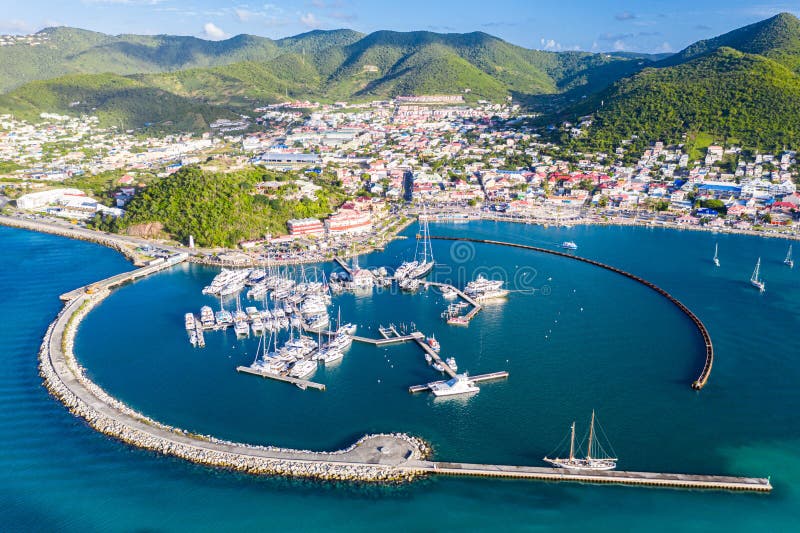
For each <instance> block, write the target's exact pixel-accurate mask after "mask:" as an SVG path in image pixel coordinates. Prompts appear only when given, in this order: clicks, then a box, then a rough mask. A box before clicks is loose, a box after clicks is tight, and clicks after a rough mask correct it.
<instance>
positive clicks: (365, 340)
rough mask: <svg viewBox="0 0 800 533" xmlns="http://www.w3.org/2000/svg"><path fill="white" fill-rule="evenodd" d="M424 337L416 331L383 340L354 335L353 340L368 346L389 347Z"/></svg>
mask: <svg viewBox="0 0 800 533" xmlns="http://www.w3.org/2000/svg"><path fill="white" fill-rule="evenodd" d="M423 337H424V335H423V334H422V333H420V332H419V331H415V332H413V333H411V334H409V335H399V336H397V337H383V338H381V339H370V338H369V337H360V336H358V335H353V336H352V339H353V340H354V341H356V342H363V343H366V344H372V345H373V346H387V345H390V344H400V343H401V342H408V341H414V340H419V339H420V338H423Z"/></svg>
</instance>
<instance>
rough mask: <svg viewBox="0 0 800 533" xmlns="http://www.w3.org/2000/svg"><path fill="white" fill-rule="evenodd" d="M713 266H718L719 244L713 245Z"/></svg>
mask: <svg viewBox="0 0 800 533" xmlns="http://www.w3.org/2000/svg"><path fill="white" fill-rule="evenodd" d="M714 266H716V267H718V266H719V244H715V245H714Z"/></svg>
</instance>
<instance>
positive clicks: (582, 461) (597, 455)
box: [543, 410, 617, 470]
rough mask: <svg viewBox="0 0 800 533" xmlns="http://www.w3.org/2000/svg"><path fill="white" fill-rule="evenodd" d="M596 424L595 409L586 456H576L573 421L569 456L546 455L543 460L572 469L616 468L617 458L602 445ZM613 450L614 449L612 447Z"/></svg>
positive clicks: (559, 466) (573, 423)
mask: <svg viewBox="0 0 800 533" xmlns="http://www.w3.org/2000/svg"><path fill="white" fill-rule="evenodd" d="M594 425H595V415H594V410H592V422H591V424H590V425H589V439H588V445H587V447H586V456H585V457H583V458H580V457H576V456H575V422H574V421H573V422H572V426H570V440H569V457H567V458H562V457H556V458H550V457H547V456H545V457H544V459H543V461H545V462H546V463H550V464H551V465H553V466H555V467H558V468H568V469H570V470H613V469H614V468H616V467H617V458H616V457H611V456H609V455H608V454H607V453H606V451H605V450H604V449H603V447H602V446H601V445H600V441H599V439H598V438H597V433H596V432H595V429H594ZM598 425H599V424H598ZM609 447H610V445H609ZM611 451H612V452H613V451H614V450H613V449H612V450H611Z"/></svg>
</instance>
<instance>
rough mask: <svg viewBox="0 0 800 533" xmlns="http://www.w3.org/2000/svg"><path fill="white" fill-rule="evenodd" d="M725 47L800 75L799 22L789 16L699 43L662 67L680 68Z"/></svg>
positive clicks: (667, 61)
mask: <svg viewBox="0 0 800 533" xmlns="http://www.w3.org/2000/svg"><path fill="white" fill-rule="evenodd" d="M722 47H727V48H733V49H734V50H738V51H740V52H744V53H747V54H758V55H762V56H764V57H768V58H770V59H774V60H775V61H778V62H779V63H783V64H784V65H786V66H787V67H789V68H791V69H792V70H795V71H796V72H800V71H798V67H800V20H798V19H797V17H795V16H794V15H792V14H790V13H780V14H778V15H775V16H774V17H770V18H768V19H766V20H762V21H760V22H756V23H755V24H750V25H748V26H744V27H742V28H739V29H736V30H733V31H730V32H728V33H725V34H723V35H720V36H718V37H714V38H713V39H705V40H702V41H698V42H696V43H694V44H692V45H690V46H688V47H687V48H685V49H684V50H682V51H680V52H678V53H677V54H675V55H673V56H670V57H669V58H667V59H665V60H663V61H661V63H659V65H663V66H671V65H678V64H680V63H684V62H686V61H689V60H691V59H695V58H698V57H702V56H704V55H708V54H711V53H713V52H715V51H716V50H717V49H719V48H722Z"/></svg>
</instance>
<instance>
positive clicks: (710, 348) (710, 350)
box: [430, 235, 714, 390]
mask: <svg viewBox="0 0 800 533" xmlns="http://www.w3.org/2000/svg"><path fill="white" fill-rule="evenodd" d="M430 238H431V239H437V240H442V241H466V242H476V243H482V244H496V245H499V246H510V247H512V248H522V249H524V250H533V251H534V252H541V253H545V254H550V255H556V256H559V257H564V258H567V259H572V260H575V261H581V262H583V263H588V264H590V265H594V266H596V267H600V268H604V269H606V270H610V271H611V272H616V273H617V274H619V275H621V276H625V277H626V278H629V279H632V280H633V281H637V282H639V283H641V284H642V285H644V286H646V287H649V288H651V289H653V290H654V291H656V292H657V293H659V294H660V295H661V296H663V297H664V298H666V299H667V300H669V301H670V302H672V303H673V304H674V305H675V306H676V307H677V308H678V309H680V310H681V312H683V313H684V314H685V315H686V316H687V317H688V318H689V320H691V321H692V322H693V323H694V325H695V327H697V330H698V331H699V332H700V335H701V336H702V337H703V342H704V343H705V348H706V359H705V362H704V364H703V369H702V370H701V371H700V376H699V377H698V378H697V379H696V380H694V381H693V382H692V388H693V389H695V390H700V389H702V388H703V387H705V385H706V383H707V382H708V378H709V376H710V375H711V367H712V366H713V364H714V345H713V344H712V343H711V336H710V335H709V333H708V329H706V326H705V324H703V322H702V321H701V320H700V319H699V318H698V317H697V315H695V314H694V313H693V312H692V311H690V310H689V308H688V307H686V306H685V305H683V304H682V303H681V302H680V301H679V300H678V299H677V298H675V297H674V296H672V295H671V294H670V293H668V292H667V291H665V290H664V289H662V288H661V287H659V286H657V285H655V284H654V283H650V282H649V281H647V280H646V279H643V278H640V277H639V276H636V275H634V274H631V273H630V272H626V271H624V270H621V269H619V268H616V267H613V266H611V265H607V264H605V263H601V262H599V261H594V260H593V259H587V258H585V257H580V256H578V255H573V254H568V253H565V252H559V251H557V250H550V249H548V248H540V247H538V246H529V245H527V244H517V243H514V242H503V241H492V240H487V239H471V238H468V237H441V236H433V235H431V236H430Z"/></svg>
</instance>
